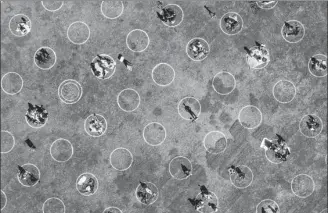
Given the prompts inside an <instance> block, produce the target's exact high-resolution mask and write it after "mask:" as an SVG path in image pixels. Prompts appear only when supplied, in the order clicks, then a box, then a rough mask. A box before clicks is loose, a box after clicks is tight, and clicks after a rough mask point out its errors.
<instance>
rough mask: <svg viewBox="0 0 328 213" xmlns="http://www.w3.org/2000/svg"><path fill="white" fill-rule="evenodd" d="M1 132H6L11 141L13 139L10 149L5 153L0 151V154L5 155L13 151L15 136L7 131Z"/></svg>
mask: <svg viewBox="0 0 328 213" xmlns="http://www.w3.org/2000/svg"><path fill="white" fill-rule="evenodd" d="M1 132H6V133H8V134H9V135H10V136H11V137H12V139H13V145H12V147H11V148H10V149H9V150H8V151H6V152H3V151H2V150H1V151H0V152H1V154H7V153H9V152H11V151H12V150H13V149H14V147H15V145H16V140H15V136H14V134H13V133H11V132H9V131H7V130H1Z"/></svg>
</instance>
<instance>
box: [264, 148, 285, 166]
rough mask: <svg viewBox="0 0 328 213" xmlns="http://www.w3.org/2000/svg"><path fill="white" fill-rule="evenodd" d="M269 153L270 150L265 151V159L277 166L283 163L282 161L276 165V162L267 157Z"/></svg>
mask: <svg viewBox="0 0 328 213" xmlns="http://www.w3.org/2000/svg"><path fill="white" fill-rule="evenodd" d="M267 151H268V150H264V155H265V158H266V159H267V160H268V161H269V162H270V163H272V164H275V165H279V164H281V163H282V161H280V162H279V163H276V162H273V161H272V160H270V159H269V157H268V155H267Z"/></svg>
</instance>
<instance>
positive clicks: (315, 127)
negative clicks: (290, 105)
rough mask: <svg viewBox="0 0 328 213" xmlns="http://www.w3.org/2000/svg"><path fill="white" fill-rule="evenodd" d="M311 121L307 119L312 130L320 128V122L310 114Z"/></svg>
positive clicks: (307, 123)
mask: <svg viewBox="0 0 328 213" xmlns="http://www.w3.org/2000/svg"><path fill="white" fill-rule="evenodd" d="M308 117H309V121H306V125H307V127H308V128H309V129H310V130H311V131H314V130H315V129H317V128H319V126H320V124H319V123H318V122H316V120H315V118H314V117H313V116H312V115H308Z"/></svg>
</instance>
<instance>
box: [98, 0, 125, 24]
mask: <svg viewBox="0 0 328 213" xmlns="http://www.w3.org/2000/svg"><path fill="white" fill-rule="evenodd" d="M103 3H104V1H101V4H100V12H101V14H102V15H103V16H104V17H105V18H107V19H111V20H114V19H117V18H119V17H120V16H121V15H122V14H123V12H124V4H123V1H121V3H122V9H121V12H120V13H119V14H118V15H117V16H115V17H109V16H106V15H105V13H104V11H103Z"/></svg>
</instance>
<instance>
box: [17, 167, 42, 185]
mask: <svg viewBox="0 0 328 213" xmlns="http://www.w3.org/2000/svg"><path fill="white" fill-rule="evenodd" d="M18 170H19V174H18V177H19V179H21V180H25V181H26V182H27V184H28V185H34V184H35V183H36V182H37V181H39V182H40V180H39V179H38V178H36V177H35V175H34V174H33V173H31V172H29V171H27V170H25V169H24V168H23V167H22V166H19V165H18Z"/></svg>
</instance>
